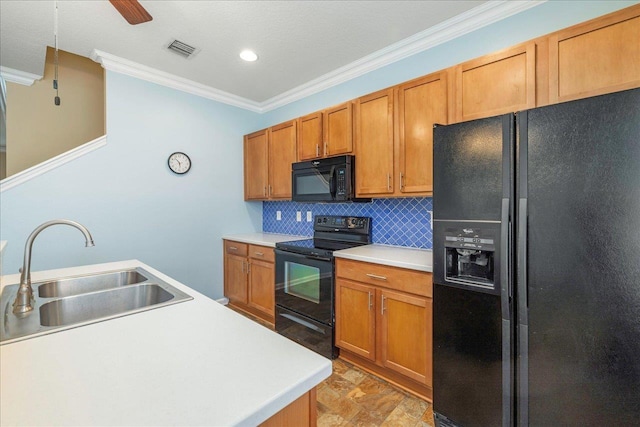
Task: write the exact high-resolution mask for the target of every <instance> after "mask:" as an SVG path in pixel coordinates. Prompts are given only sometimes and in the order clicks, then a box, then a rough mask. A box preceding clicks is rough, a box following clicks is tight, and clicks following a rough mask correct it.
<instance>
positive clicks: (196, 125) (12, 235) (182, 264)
mask: <svg viewBox="0 0 640 427" xmlns="http://www.w3.org/2000/svg"><path fill="white" fill-rule="evenodd" d="M106 78H107V135H108V137H107V138H108V140H107V146H105V147H103V148H100V149H98V150H97V151H94V152H92V153H90V154H89V155H87V156H85V157H82V158H80V159H77V160H74V161H72V162H70V163H68V164H66V165H64V166H62V167H61V168H58V169H56V170H53V171H51V172H48V173H46V174H44V175H42V176H39V177H37V178H35V179H34V180H32V181H29V182H27V183H25V184H23V185H21V186H18V187H14V188H12V189H9V190H7V191H5V192H3V193H2V194H0V202H1V207H0V215H1V217H0V218H1V221H0V239H2V240H7V241H8V242H9V243H8V246H7V248H6V249H5V254H4V268H3V274H11V273H16V272H17V271H18V268H19V267H20V266H21V265H22V253H23V248H24V243H25V240H26V239H27V236H28V235H29V233H30V232H31V231H32V230H33V229H34V228H35V227H36V226H38V225H39V224H41V223H43V222H45V221H48V220H50V219H54V218H69V219H73V220H76V221H79V222H81V223H82V224H84V225H85V226H87V228H89V230H90V231H91V232H92V234H93V237H94V239H95V242H96V246H95V247H93V248H84V240H83V238H82V236H81V234H80V233H79V232H78V231H77V230H75V229H73V228H71V227H67V226H56V227H52V228H49V229H47V230H45V231H43V232H42V233H41V234H40V235H39V236H38V238H37V239H36V241H35V244H34V248H33V264H32V269H33V271H37V270H45V269H51V268H59V267H68V266H75V265H83V264H93V263H100V262H108V261H119V260H125V259H132V258H137V259H139V260H141V261H143V262H145V263H147V264H149V265H151V266H152V267H154V268H157V269H158V270H160V271H162V272H164V273H166V274H168V275H169V276H172V277H174V278H176V279H177V280H179V281H181V282H183V283H185V284H186V285H188V286H191V287H193V288H195V289H196V290H198V291H200V292H202V293H204V294H206V295H208V296H210V297H212V298H219V297H221V296H222V293H223V291H222V280H223V274H222V271H223V270H222V241H221V236H222V235H223V234H225V233H238V232H247V231H259V230H261V228H262V206H261V204H260V203H245V202H244V201H243V181H242V169H243V160H242V136H243V135H244V134H246V133H248V132H249V131H250V130H251V129H253V128H254V122H255V121H256V120H257V117H258V115H257V114H255V113H251V112H248V111H245V110H242V109H239V108H235V107H230V106H227V105H224V104H220V103H217V102H214V101H211V100H207V99H204V98H200V97H197V96H193V95H189V94H186V93H184V92H179V91H176V90H173V89H169V88H166V87H162V86H158V85H156V84H153V83H148V82H145V81H142V80H138V79H135V78H132V77H128V76H124V75H122V74H117V73H112V72H107V73H106ZM42 143H43V144H44V143H46V141H43V142H42ZM173 151H184V152H186V153H187V154H188V155H189V156H190V157H191V160H192V162H193V167H192V169H191V171H190V172H189V173H188V174H186V175H184V176H178V175H175V174H173V173H172V172H170V171H169V169H168V167H167V157H168V156H169V154H170V153H172V152H173Z"/></svg>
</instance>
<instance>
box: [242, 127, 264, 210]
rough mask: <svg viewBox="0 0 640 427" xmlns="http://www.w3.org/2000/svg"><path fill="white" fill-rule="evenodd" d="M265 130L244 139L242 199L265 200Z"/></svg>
mask: <svg viewBox="0 0 640 427" xmlns="http://www.w3.org/2000/svg"><path fill="white" fill-rule="evenodd" d="M268 155H269V153H268V133H267V130H266V129H265V130H261V131H259V132H255V133H252V134H250V135H246V136H245V137H244V199H245V200H265V199H266V198H267V180H268V175H267V166H268V164H267V161H268Z"/></svg>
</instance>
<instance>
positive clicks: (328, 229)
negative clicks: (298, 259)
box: [276, 215, 371, 258]
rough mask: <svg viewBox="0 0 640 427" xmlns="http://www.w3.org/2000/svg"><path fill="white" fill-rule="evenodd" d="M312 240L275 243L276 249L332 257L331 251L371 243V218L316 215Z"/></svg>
mask: <svg viewBox="0 0 640 427" xmlns="http://www.w3.org/2000/svg"><path fill="white" fill-rule="evenodd" d="M313 231H314V232H313V238H312V239H306V240H293V241H288V242H280V243H276V248H278V249H281V250H286V251H290V252H295V253H300V254H304V255H313V256H319V257H323V258H331V257H333V251H337V250H340V249H348V248H353V247H356V246H362V245H367V244H370V243H371V218H369V217H353V216H336V215H322V216H321V215H316V217H315V219H314V221H313Z"/></svg>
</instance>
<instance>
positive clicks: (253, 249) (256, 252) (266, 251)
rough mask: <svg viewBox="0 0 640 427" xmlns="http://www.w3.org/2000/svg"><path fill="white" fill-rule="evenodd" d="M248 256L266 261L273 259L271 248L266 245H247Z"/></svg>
mask: <svg viewBox="0 0 640 427" xmlns="http://www.w3.org/2000/svg"><path fill="white" fill-rule="evenodd" d="M249 257H250V258H254V259H259V260H262V261H267V262H274V261H275V253H274V252H273V248H270V247H267V246H258V245H249Z"/></svg>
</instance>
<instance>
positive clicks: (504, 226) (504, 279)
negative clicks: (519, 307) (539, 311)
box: [500, 199, 511, 319]
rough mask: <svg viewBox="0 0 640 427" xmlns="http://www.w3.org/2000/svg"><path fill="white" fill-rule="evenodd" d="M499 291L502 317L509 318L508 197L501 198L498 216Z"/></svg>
mask: <svg viewBox="0 0 640 427" xmlns="http://www.w3.org/2000/svg"><path fill="white" fill-rule="evenodd" d="M500 220H501V221H500V292H501V295H502V297H506V298H503V299H502V318H503V319H510V318H511V316H510V314H509V299H510V298H511V274H510V271H511V265H510V264H511V263H510V258H511V257H510V254H511V242H510V241H509V235H510V234H511V233H510V228H511V227H510V221H509V199H502V215H501V218H500Z"/></svg>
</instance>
